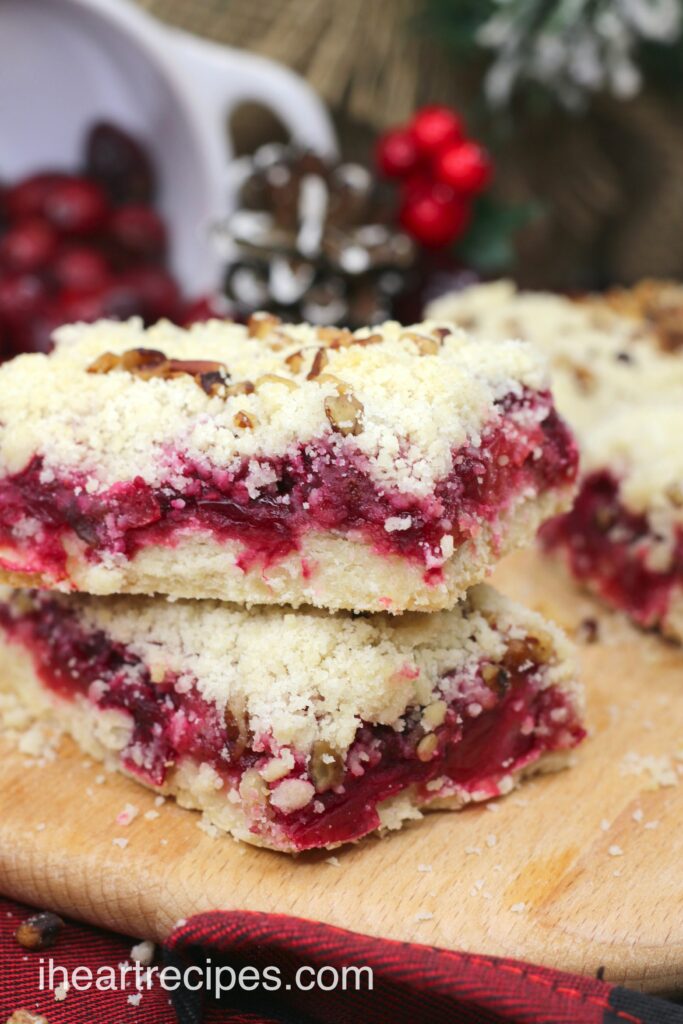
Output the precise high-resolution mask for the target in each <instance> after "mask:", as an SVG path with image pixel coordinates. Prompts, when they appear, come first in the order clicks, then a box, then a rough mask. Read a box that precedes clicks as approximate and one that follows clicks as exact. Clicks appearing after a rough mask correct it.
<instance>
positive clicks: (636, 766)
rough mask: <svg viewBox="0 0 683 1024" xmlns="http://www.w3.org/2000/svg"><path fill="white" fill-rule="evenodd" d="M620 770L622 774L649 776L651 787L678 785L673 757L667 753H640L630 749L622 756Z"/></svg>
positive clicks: (659, 787) (660, 787)
mask: <svg viewBox="0 0 683 1024" xmlns="http://www.w3.org/2000/svg"><path fill="white" fill-rule="evenodd" d="M619 770H620V773H621V775H636V776H646V777H647V776H649V781H650V785H649V788H650V789H662V788H665V787H668V786H677V785H678V781H679V776H678V772H677V771H676V768H675V767H674V765H673V762H672V759H671V758H670V757H669V756H668V755H666V754H661V755H656V754H638V753H637V752H636V751H634V750H630V751H629V752H628V753H627V754H625V755H624V757H623V758H622V760H621V764H620V766H619Z"/></svg>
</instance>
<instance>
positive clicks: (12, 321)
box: [0, 274, 47, 327]
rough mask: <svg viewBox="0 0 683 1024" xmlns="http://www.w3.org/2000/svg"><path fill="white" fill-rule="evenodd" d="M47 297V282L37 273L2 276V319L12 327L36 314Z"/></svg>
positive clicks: (0, 318) (0, 289) (0, 310)
mask: <svg viewBox="0 0 683 1024" xmlns="http://www.w3.org/2000/svg"><path fill="white" fill-rule="evenodd" d="M46 297H47V289H46V287H45V283H44V282H43V281H42V279H41V278H40V277H38V276H37V275H36V274H9V275H7V276H6V277H3V278H0V321H2V322H4V323H5V324H6V325H9V326H10V327H14V326H16V325H18V324H21V323H22V321H24V320H27V319H28V318H29V317H31V316H35V315H36V314H37V313H38V312H39V311H40V310H41V309H42V308H43V305H44V303H45V299H46Z"/></svg>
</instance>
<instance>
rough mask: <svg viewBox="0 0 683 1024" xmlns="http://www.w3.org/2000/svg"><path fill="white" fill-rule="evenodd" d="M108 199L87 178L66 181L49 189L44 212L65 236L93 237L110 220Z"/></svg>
mask: <svg viewBox="0 0 683 1024" xmlns="http://www.w3.org/2000/svg"><path fill="white" fill-rule="evenodd" d="M107 211H108V204H107V197H106V196H105V194H104V191H103V190H102V188H101V187H100V186H99V185H98V184H97V183H96V182H94V181H89V180H88V179H87V178H76V177H74V178H65V179H64V181H61V182H58V183H57V184H55V185H54V186H53V187H52V188H51V189H49V190H48V192H47V194H46V196H45V199H44V201H43V213H44V215H45V217H46V218H47V219H48V220H49V221H50V223H51V224H53V225H54V227H55V228H56V229H57V230H58V231H59V232H60V233H61V234H63V235H92V234H94V233H95V232H96V231H98V230H99V229H100V228H101V227H103V225H104V222H105V220H106V217H107Z"/></svg>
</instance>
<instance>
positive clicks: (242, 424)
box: [232, 409, 258, 430]
mask: <svg viewBox="0 0 683 1024" xmlns="http://www.w3.org/2000/svg"><path fill="white" fill-rule="evenodd" d="M232 422H233V423H234V424H235V426H236V427H239V429H240V430H253V429H254V427H255V426H256V425H257V422H258V421H257V419H256V417H255V416H253V415H252V414H251V413H249V412H245V411H244V409H240V410H239V412H236V413H235V415H234V416H233V418H232Z"/></svg>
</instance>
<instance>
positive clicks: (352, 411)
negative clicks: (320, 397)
mask: <svg viewBox="0 0 683 1024" xmlns="http://www.w3.org/2000/svg"><path fill="white" fill-rule="evenodd" d="M325 415H326V416H327V418H328V420H329V421H330V425H331V427H332V429H333V430H334V431H335V433H337V434H341V435H342V437H348V436H349V435H352V436H354V437H356V436H357V435H358V434H360V433H361V432H362V430H363V404H362V402H359V401H358V399H357V398H355V397H354V395H353V394H351V393H350V392H346V393H345V394H341V395H330V396H329V398H326V399H325Z"/></svg>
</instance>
